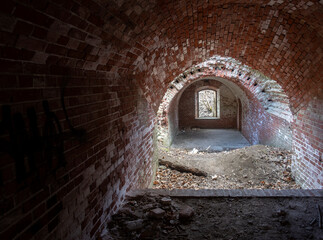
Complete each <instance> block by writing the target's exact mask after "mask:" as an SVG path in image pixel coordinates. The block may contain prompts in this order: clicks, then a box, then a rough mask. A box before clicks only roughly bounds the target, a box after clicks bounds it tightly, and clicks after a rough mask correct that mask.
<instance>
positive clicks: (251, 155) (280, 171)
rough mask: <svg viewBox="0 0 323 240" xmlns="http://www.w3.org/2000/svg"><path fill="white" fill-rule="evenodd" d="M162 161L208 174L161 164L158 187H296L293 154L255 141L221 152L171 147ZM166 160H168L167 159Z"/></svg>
mask: <svg viewBox="0 0 323 240" xmlns="http://www.w3.org/2000/svg"><path fill="white" fill-rule="evenodd" d="M160 156H161V158H163V160H161V161H160V162H161V163H163V162H167V161H169V162H171V161H173V162H176V165H180V164H182V165H183V166H185V167H186V168H188V166H189V167H194V168H197V169H199V170H201V171H205V172H207V173H208V174H207V176H206V177H205V176H197V175H194V174H193V173H189V172H183V171H181V170H178V169H177V170H176V169H173V168H171V167H170V166H168V165H167V164H166V165H160V166H159V168H158V170H157V173H156V178H155V181H154V185H153V188H156V189H177V188H179V189H196V190H197V189H208V188H209V189H210V188H212V189H244V188H249V189H250V188H255V189H297V188H300V186H299V185H297V184H296V183H295V181H294V178H293V176H292V174H291V159H292V154H291V152H289V151H287V150H282V149H279V148H274V147H269V146H263V145H255V146H251V147H246V148H242V149H236V150H232V151H223V152H218V153H212V152H211V153H209V152H202V151H198V152H196V151H195V152H194V153H193V154H192V151H190V150H187V151H186V150H180V149H171V150H170V151H162V153H161V154H160ZM165 160H167V161H165Z"/></svg>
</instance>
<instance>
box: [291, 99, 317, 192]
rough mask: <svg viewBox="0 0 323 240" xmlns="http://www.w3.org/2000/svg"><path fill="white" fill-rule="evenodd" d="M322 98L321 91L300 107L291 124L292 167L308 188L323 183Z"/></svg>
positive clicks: (300, 180)
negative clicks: (304, 106)
mask: <svg viewBox="0 0 323 240" xmlns="http://www.w3.org/2000/svg"><path fill="white" fill-rule="evenodd" d="M322 106H323V98H322V93H321V95H320V96H318V97H317V98H315V99H313V100H312V101H311V102H310V104H309V105H308V106H307V107H306V108H303V109H301V110H300V111H299V112H298V114H297V118H296V121H295V122H294V126H293V129H294V130H293V131H294V135H293V150H294V152H295V155H294V158H293V163H292V169H293V170H294V172H295V173H296V179H297V180H298V181H299V182H300V183H302V184H303V185H304V186H305V187H308V188H322V185H323V176H322V172H323V124H322V116H323V107H322Z"/></svg>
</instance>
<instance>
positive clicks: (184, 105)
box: [178, 80, 237, 129]
mask: <svg viewBox="0 0 323 240" xmlns="http://www.w3.org/2000/svg"><path fill="white" fill-rule="evenodd" d="M205 86H210V87H215V88H216V89H220V118H219V119H196V118H195V117H196V116H195V104H196V97H195V94H196V91H197V90H198V89H199V88H200V87H205ZM178 117H179V129H190V128H192V127H197V128H236V126H237V102H236V99H235V96H234V95H233V94H232V92H231V91H230V90H229V89H228V87H226V86H225V85H223V84H222V83H220V82H217V81H215V80H209V81H208V82H205V81H204V80H201V81H197V82H194V83H192V84H191V85H190V86H188V87H187V88H186V89H185V90H184V92H183V93H182V95H181V97H180V100H179V103H178Z"/></svg>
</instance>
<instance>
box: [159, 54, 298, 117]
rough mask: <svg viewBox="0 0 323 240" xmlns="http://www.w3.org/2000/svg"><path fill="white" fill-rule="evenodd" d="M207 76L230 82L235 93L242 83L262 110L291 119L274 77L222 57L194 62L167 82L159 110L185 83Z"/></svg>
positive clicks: (163, 107) (283, 93) (287, 101)
mask: <svg viewBox="0 0 323 240" xmlns="http://www.w3.org/2000/svg"><path fill="white" fill-rule="evenodd" d="M210 77H215V79H216V80H219V81H221V82H223V83H224V84H225V85H229V87H230V88H231V89H232V88H233V89H234V90H235V91H234V92H241V91H242V90H237V88H239V87H238V86H241V87H242V88H243V89H244V90H245V92H246V93H247V95H249V96H250V97H252V98H255V99H257V100H258V101H259V103H260V104H261V105H262V106H263V108H264V110H265V111H267V112H268V113H271V114H273V115H276V116H277V117H280V118H283V119H285V120H286V121H288V122H291V121H292V119H293V117H292V112H291V110H290V107H289V99H288V96H287V95H286V94H285V92H284V90H283V89H282V87H281V86H280V85H279V84H278V83H277V82H276V81H275V80H272V79H270V78H268V77H266V76H265V75H263V74H261V73H260V72H259V71H256V70H253V69H252V68H250V67H248V66H246V65H243V64H242V63H241V62H239V61H237V60H235V59H233V58H230V57H221V56H213V57H212V58H210V59H208V60H207V61H204V62H202V63H200V64H197V65H194V66H193V67H191V68H189V69H187V70H186V71H184V72H183V73H181V74H180V75H178V76H177V77H176V78H175V79H174V80H173V81H172V82H171V83H170V84H169V86H168V89H167V91H166V93H165V95H164V97H163V99H162V103H161V105H160V108H159V112H161V111H162V109H167V108H168V106H169V104H170V102H171V101H172V99H173V98H174V97H175V95H176V94H178V93H179V92H180V91H181V90H182V89H183V88H184V87H185V86H186V85H187V84H190V83H191V82H193V81H196V80H199V79H203V78H210ZM221 79H222V80H221ZM223 79H229V80H230V81H231V82H232V83H236V84H237V85H238V86H237V85H236V84H232V83H231V84H230V81H226V80H223ZM230 85H231V86H230Z"/></svg>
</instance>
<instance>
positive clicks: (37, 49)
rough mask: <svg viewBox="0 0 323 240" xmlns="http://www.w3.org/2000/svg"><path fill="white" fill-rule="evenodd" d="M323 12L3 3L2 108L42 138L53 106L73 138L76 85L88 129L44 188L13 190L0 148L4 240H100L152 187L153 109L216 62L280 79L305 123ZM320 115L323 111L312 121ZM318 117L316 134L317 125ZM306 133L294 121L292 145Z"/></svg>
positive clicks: (81, 124)
mask: <svg viewBox="0 0 323 240" xmlns="http://www.w3.org/2000/svg"><path fill="white" fill-rule="evenodd" d="M321 12H322V5H321V4H320V3H319V2H318V1H315V2H313V1H304V2H302V3H299V4H298V3H297V4H295V3H294V2H286V1H284V2H283V3H280V2H277V1H256V0H253V1H248V3H247V5H246V4H245V3H243V2H241V3H238V4H237V3H232V2H231V1H230V0H227V1H226V0H224V1H220V2H218V1H215V2H212V1H209V2H208V3H206V2H205V1H186V0H185V1H176V2H173V1H171V2H166V1H155V2H154V1H142V2H138V1H135V0H130V1H123V2H120V1H118V2H117V3H115V2H114V1H108V2H105V1H99V0H85V1H79V0H75V1H74V0H73V1H63V0H44V1H25V0H15V1H13V0H8V1H4V2H3V3H2V5H1V8H0V20H1V21H0V73H1V76H0V77H1V79H0V86H1V94H0V101H1V105H4V104H9V105H10V106H12V112H13V113H16V112H18V113H22V114H23V117H24V120H25V121H26V124H27V123H28V122H27V119H26V110H27V108H28V107H29V106H33V107H35V109H36V113H37V116H38V121H39V123H38V124H39V129H41V128H40V127H41V126H42V125H43V123H44V114H43V110H42V106H41V102H42V100H45V99H48V100H49V106H50V108H51V110H52V111H53V112H54V113H56V115H57V116H58V119H59V120H60V123H61V125H62V126H63V131H64V132H68V128H67V121H66V120H64V114H63V111H62V109H61V107H60V99H59V95H60V90H59V86H60V83H61V82H62V81H65V80H69V82H68V85H67V89H66V108H67V112H68V114H69V117H70V120H71V123H72V124H73V125H74V126H75V127H77V128H84V129H85V130H86V131H87V141H85V143H82V144H80V143H78V141H77V140H73V139H70V138H69V137H68V136H66V140H64V149H65V155H66V162H67V164H66V167H63V168H60V169H58V170H57V171H56V172H50V173H49V171H48V169H47V170H46V167H44V169H41V170H40V171H41V172H42V175H41V176H46V179H45V180H44V181H38V182H41V183H42V184H44V186H45V187H43V186H42V187H41V188H39V187H37V185H38V182H37V181H36V183H35V182H32V181H33V178H28V179H27V180H26V181H24V183H19V184H18V183H17V182H16V181H15V178H16V176H15V170H14V164H13V160H12V158H11V157H9V156H8V155H7V154H4V153H2V152H3V151H4V152H5V151H8V150H6V149H2V152H1V163H0V168H1V169H0V171H1V178H2V185H1V186H0V188H1V192H2V193H3V194H2V195H1V202H0V203H1V211H2V212H1V217H0V222H1V230H0V237H1V238H2V239H7V238H9V239H10V238H12V236H15V237H17V238H16V239H19V238H21V239H29V238H31V236H35V237H34V239H46V238H47V239H59V238H62V239H94V238H95V235H96V234H97V232H99V229H100V228H102V227H103V226H104V224H105V219H106V218H107V217H108V215H109V214H110V213H111V209H117V206H118V204H119V203H120V201H121V199H122V198H123V196H124V194H125V193H126V190H129V189H131V188H132V187H136V186H147V185H148V181H149V180H150V178H151V169H150V166H151V164H150V161H151V154H152V149H151V148H150V146H152V139H151V137H152V129H153V125H154V123H153V115H154V114H153V110H152V109H154V110H155V112H156V111H157V109H158V106H159V103H160V101H161V99H162V96H163V95H164V93H165V91H166V89H167V88H168V84H169V83H170V82H171V81H172V80H173V79H174V76H177V75H178V74H180V73H182V72H183V71H185V70H187V69H188V68H190V67H191V66H193V65H195V64H197V63H200V62H203V61H205V59H208V58H210V57H211V56H213V55H220V56H227V57H232V58H234V59H237V60H239V61H241V62H242V63H243V64H246V65H248V66H250V67H251V68H253V69H256V70H258V71H259V72H260V73H262V74H265V75H266V76H268V77H269V78H271V79H274V80H276V81H277V82H278V83H280V84H281V86H282V87H283V89H284V90H285V92H286V93H287V95H288V97H289V99H290V106H291V109H292V110H293V113H294V114H295V117H296V118H297V119H298V117H299V119H298V120H300V122H303V121H305V120H304V119H305V118H304V117H302V115H297V114H298V111H299V110H300V109H306V107H307V104H308V103H309V102H312V100H313V97H314V96H319V94H318V92H319V91H318V90H319V89H320V88H322V81H321V80H322V79H321V69H322V42H323V41H322V36H323V34H322V33H323V28H322V24H321V22H322V14H321ZM137 85H138V86H139V88H140V89H141V90H142V91H143V92H142V94H140V93H139V92H140V90H138V88H137V87H136V86H137ZM144 99H146V100H147V102H148V103H147V102H146V100H144ZM145 106H146V107H145ZM320 108H322V103H321V102H319V103H318V106H317V108H310V109H308V110H307V112H306V114H307V115H310V114H312V113H315V111H316V110H315V109H320ZM143 109H144V110H143ZM143 111H145V112H146V113H149V117H148V119H147V118H145V117H144V116H143ZM306 117H307V116H306ZM1 119H2V116H1ZM315 119H317V122H318V123H316V124H318V127H317V128H318V129H319V131H321V129H322V128H323V127H322V124H321V123H322V120H321V118H319V117H316V118H315ZM314 122H315V121H314ZM27 126H28V124H27ZM302 131H304V130H303V129H302V126H301V125H299V124H298V123H297V125H295V129H294V135H295V136H299V137H297V138H296V137H295V141H297V140H298V141H302V138H303V135H302ZM306 136H307V139H308V145H313V146H314V145H315V146H321V145H320V144H322V139H321V138H318V139H317V138H316V137H315V136H314V135H312V132H311V131H310V130H306ZM1 137H2V138H5V140H6V141H7V140H8V136H7V135H5V134H4V135H3V134H2V135H1ZM295 141H294V142H295ZM295 144H296V143H295ZM302 144H303V143H302ZM308 145H306V146H308ZM3 146H5V145H3ZM306 146H302V147H299V145H297V146H296V147H297V148H298V149H299V150H297V151H298V153H297V154H298V155H297V156H299V157H300V158H302V159H301V160H299V161H298V162H301V163H302V164H301V166H302V167H299V168H297V169H299V170H300V171H302V174H304V173H306V174H311V173H312V172H317V170H318V169H319V168H318V164H316V160H315V159H317V158H315V154H312V153H311V152H310V151H309V150H308V148H307V147H306ZM296 147H295V149H297V148H296ZM2 148H5V147H2ZM319 151H320V153H321V151H322V150H321V149H320V150H319ZM305 157H306V158H305ZM307 159H308V160H307ZM314 160H315V164H312V163H310V161H314ZM313 166H314V167H315V169H314V170H313ZM311 169H312V170H311ZM303 179H305V177H303ZM308 179H310V178H308ZM312 180H313V181H312ZM312 180H308V182H306V181H307V179H306V180H305V183H306V184H308V185H306V186H319V187H320V188H322V181H321V180H317V179H314V178H312ZM313 184H314V185H313Z"/></svg>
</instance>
